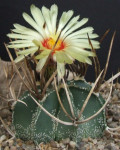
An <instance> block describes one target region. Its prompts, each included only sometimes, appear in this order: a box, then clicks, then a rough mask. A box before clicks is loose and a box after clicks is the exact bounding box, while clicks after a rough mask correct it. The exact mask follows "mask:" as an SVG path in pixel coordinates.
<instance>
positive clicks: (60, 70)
mask: <svg viewBox="0 0 120 150" xmlns="http://www.w3.org/2000/svg"><path fill="white" fill-rule="evenodd" d="M57 72H58V76H59V77H60V78H61V77H63V76H64V74H65V65H64V63H59V62H57Z"/></svg>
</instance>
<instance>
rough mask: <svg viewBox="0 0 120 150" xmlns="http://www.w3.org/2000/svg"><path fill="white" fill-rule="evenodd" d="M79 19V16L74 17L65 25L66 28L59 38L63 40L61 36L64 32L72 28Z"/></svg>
mask: <svg viewBox="0 0 120 150" xmlns="http://www.w3.org/2000/svg"><path fill="white" fill-rule="evenodd" d="M79 18H80V16H76V17H74V18H73V19H71V21H70V22H69V23H68V24H67V25H66V27H65V28H64V29H63V31H62V32H61V35H60V38H63V35H64V34H65V32H66V31H68V30H69V29H70V28H71V27H72V26H74V25H75V24H76V23H77V20H78V19H79Z"/></svg>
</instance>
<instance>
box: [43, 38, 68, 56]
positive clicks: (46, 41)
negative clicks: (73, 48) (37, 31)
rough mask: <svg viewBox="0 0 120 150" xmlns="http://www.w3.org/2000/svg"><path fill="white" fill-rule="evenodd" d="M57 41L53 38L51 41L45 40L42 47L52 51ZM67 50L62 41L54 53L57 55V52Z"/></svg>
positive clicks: (58, 43) (57, 44)
mask: <svg viewBox="0 0 120 150" xmlns="http://www.w3.org/2000/svg"><path fill="white" fill-rule="evenodd" d="M55 42H56V41H55V40H54V39H53V38H49V39H45V40H44V41H43V42H42V45H43V46H44V47H46V48H47V49H50V50H52V48H53V46H54V45H55ZM64 48H65V43H64V42H63V41H62V40H58V42H57V43H56V46H55V48H54V50H53V53H52V54H54V53H55V51H61V50H63V49H64Z"/></svg>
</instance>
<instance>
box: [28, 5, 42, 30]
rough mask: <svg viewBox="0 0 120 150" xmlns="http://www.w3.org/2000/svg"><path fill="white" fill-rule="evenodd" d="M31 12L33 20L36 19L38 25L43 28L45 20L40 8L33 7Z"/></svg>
mask: <svg viewBox="0 0 120 150" xmlns="http://www.w3.org/2000/svg"><path fill="white" fill-rule="evenodd" d="M30 10H31V14H32V16H33V18H34V19H35V21H36V23H37V24H38V25H39V26H40V27H43V25H44V23H45V20H44V17H43V15H42V13H41V10H40V9H39V8H38V7H36V6H35V5H31V7H30Z"/></svg>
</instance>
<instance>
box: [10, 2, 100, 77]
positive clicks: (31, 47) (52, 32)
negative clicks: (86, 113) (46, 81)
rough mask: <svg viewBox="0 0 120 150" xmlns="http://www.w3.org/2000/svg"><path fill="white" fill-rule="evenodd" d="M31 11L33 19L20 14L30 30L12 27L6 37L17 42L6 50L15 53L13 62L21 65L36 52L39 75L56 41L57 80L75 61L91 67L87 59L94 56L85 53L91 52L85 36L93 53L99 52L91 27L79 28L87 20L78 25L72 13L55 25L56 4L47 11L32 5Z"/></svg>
mask: <svg viewBox="0 0 120 150" xmlns="http://www.w3.org/2000/svg"><path fill="white" fill-rule="evenodd" d="M30 10H31V14H32V17H31V16H29V15H28V14H26V13H23V18H24V19H25V21H26V22H27V23H29V24H30V25H31V27H32V28H33V29H31V28H27V27H24V26H22V25H19V24H14V27H15V29H13V30H12V31H13V33H10V34H8V37H9V38H13V39H17V40H15V41H12V42H10V44H9V45H8V47H9V48H16V49H18V57H17V58H16V59H15V62H19V61H21V60H22V59H24V57H25V56H28V55H31V56H32V55H34V53H35V52H36V51H38V50H39V54H38V55H37V56H36V59H38V60H39V62H38V64H37V68H36V70H37V71H40V70H41V69H42V68H43V66H44V64H45V62H46V60H47V58H48V56H49V54H50V52H51V50H52V49H53V47H54V44H55V43H56V41H57V40H58V41H57V43H56V46H55V47H54V49H53V51H52V59H53V61H55V62H56V63H57V70H58V74H59V75H60V76H61V75H62V76H63V75H64V73H65V64H66V63H67V64H72V63H73V61H74V60H75V59H76V60H78V61H80V62H82V63H88V64H91V63H92V62H91V60H90V58H89V57H90V56H92V57H93V56H95V54H94V53H93V52H91V51H89V50H88V49H91V46H90V44H89V41H88V35H89V37H90V39H91V43H92V45H93V47H94V49H98V48H99V42H98V41H95V40H93V39H94V38H97V37H98V35H97V34H94V33H93V30H94V29H93V28H92V27H85V28H82V26H83V25H84V24H85V23H86V22H87V21H88V19H87V18H83V19H82V20H80V21H79V18H80V16H76V17H73V18H72V16H73V13H74V12H73V11H72V10H69V11H67V12H63V13H62V16H61V17H60V19H59V21H57V16H58V7H57V5H55V4H54V5H52V6H51V8H50V9H48V8H46V7H44V6H43V7H42V9H41V10H40V9H39V8H38V7H36V6H34V5H31V8H30ZM23 49H24V50H23ZM86 49H87V50H86Z"/></svg>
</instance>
